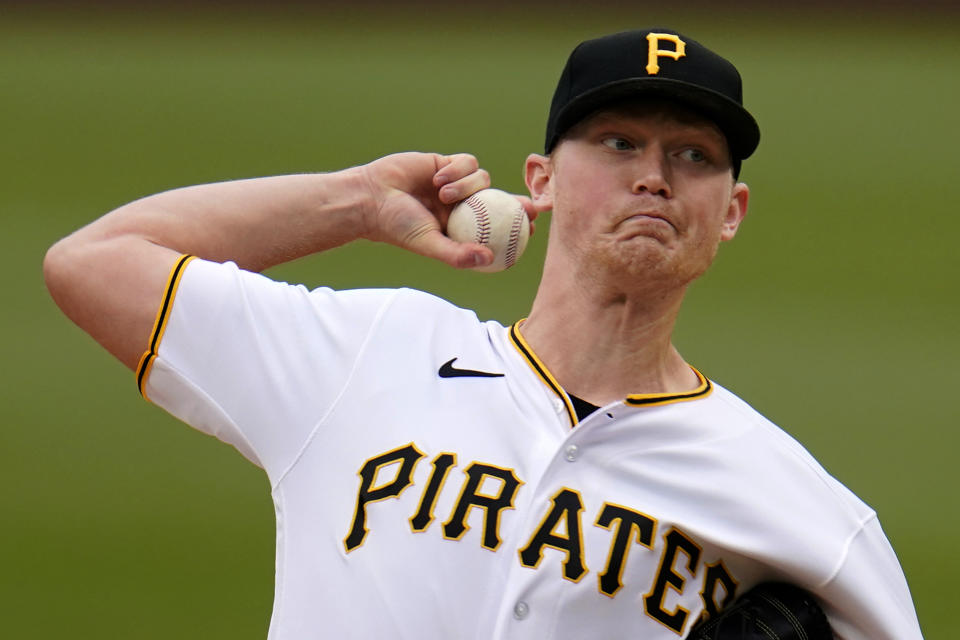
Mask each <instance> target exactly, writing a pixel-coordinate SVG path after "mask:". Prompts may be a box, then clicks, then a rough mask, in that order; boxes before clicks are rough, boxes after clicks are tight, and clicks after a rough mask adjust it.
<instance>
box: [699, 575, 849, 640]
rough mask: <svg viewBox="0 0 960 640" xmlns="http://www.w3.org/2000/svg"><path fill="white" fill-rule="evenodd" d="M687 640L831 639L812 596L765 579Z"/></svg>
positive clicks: (824, 616)
mask: <svg viewBox="0 0 960 640" xmlns="http://www.w3.org/2000/svg"><path fill="white" fill-rule="evenodd" d="M688 638H690V640H833V631H832V630H831V629H830V624H829V623H828V622H827V617H826V615H824V613H823V611H822V610H821V609H820V605H819V604H817V601H816V600H815V599H814V598H813V596H812V595H810V594H809V593H807V592H806V591H804V590H803V589H800V588H799V587H795V586H793V585H790V584H786V583H782V582H765V583H763V584H759V585H757V586H756V587H754V588H753V589H751V590H750V591H748V592H746V593H745V594H743V595H742V596H740V598H738V599H737V601H736V602H734V603H733V604H732V605H730V606H729V607H727V608H726V609H724V610H723V611H721V612H720V613H718V614H716V615H715V616H713V617H711V618H710V619H709V620H707V621H705V622H703V623H701V624H699V625H697V626H696V627H694V628H693V630H692V631H691V632H690V635H689V636H688Z"/></svg>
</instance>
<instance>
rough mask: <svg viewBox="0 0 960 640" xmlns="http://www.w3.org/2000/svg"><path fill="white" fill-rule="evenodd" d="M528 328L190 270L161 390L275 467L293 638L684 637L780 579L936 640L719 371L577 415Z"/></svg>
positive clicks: (414, 298)
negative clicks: (527, 337)
mask: <svg viewBox="0 0 960 640" xmlns="http://www.w3.org/2000/svg"><path fill="white" fill-rule="evenodd" d="M521 330H522V326H521V327H519V328H518V327H517V326H516V325H515V326H513V327H504V326H502V325H500V324H498V323H496V322H481V321H479V320H478V319H477V317H476V315H475V314H474V313H473V312H471V311H468V310H464V309H460V308H457V307H455V306H453V305H451V304H450V303H448V302H446V301H443V300H441V299H438V298H436V297H434V296H431V295H429V294H426V293H422V292H419V291H413V290H408V289H399V290H355V291H339V292H336V291H333V290H330V289H325V288H321V289H317V290H314V291H308V290H307V289H306V288H304V287H302V286H291V285H287V284H284V283H278V282H274V281H271V280H269V279H268V278H266V277H263V276H260V275H257V274H252V273H248V272H244V271H241V270H239V269H237V268H236V266H235V265H232V264H230V263H228V264H223V265H221V264H215V263H210V262H205V261H202V260H198V259H194V260H188V259H186V258H184V259H183V260H181V263H179V264H178V266H177V269H176V270H175V272H174V274H173V275H172V277H171V283H170V287H169V292H168V295H167V298H166V299H165V301H164V304H163V307H162V308H161V310H160V313H159V314H158V319H157V326H156V329H155V332H154V336H153V340H152V342H151V346H150V351H149V352H148V353H147V354H145V357H144V359H143V361H142V363H141V366H140V370H139V372H138V375H139V383H140V387H141V391H142V392H143V393H144V395H145V396H146V397H147V398H148V399H150V400H151V401H153V402H154V403H156V404H158V405H160V406H162V407H164V408H165V409H166V410H168V411H169V412H171V413H172V414H173V415H175V416H177V417H179V418H181V419H182V420H184V421H186V422H187V423H189V424H191V425H193V426H194V427H196V428H197V429H200V430H202V431H204V432H207V433H210V434H212V435H215V436H217V437H218V438H220V439H221V440H224V441H226V442H228V443H230V444H232V445H233V446H235V447H236V448H237V449H238V450H239V451H240V452H241V453H242V454H243V455H244V456H246V457H247V458H249V459H250V460H251V461H252V462H254V463H255V464H257V465H259V466H261V467H262V468H263V469H264V470H265V471H266V473H267V475H268V477H269V480H270V483H271V487H272V494H273V499H274V502H275V505H276V514H277V556H276V599H275V604H274V610H273V617H272V622H271V626H270V636H269V637H270V638H271V639H272V640H292V639H298V640H299V639H302V638H318V637H330V638H358V639H364V640H369V639H370V638H411V639H413V638H416V639H417V640H422V639H424V638H428V639H434V638H435V639H438V640H439V639H444V640H447V639H449V638H474V639H477V640H480V639H483V640H489V639H490V638H497V639H501V638H502V639H530V640H534V639H535V640H545V639H565V638H570V639H574V638H576V639H581V638H626V637H633V638H643V639H644V640H661V639H662V640H667V639H670V640H672V639H675V638H681V637H684V636H685V635H686V634H687V633H689V631H690V629H691V628H692V627H693V625H694V624H695V623H696V622H697V621H698V620H699V619H701V618H702V617H703V616H708V615H710V614H711V613H714V612H716V611H717V610H719V609H720V608H722V607H723V606H724V605H726V604H728V603H729V602H731V601H732V600H733V599H734V597H735V596H736V595H738V594H740V593H743V592H744V591H746V590H747V589H749V588H750V587H751V586H753V585H754V584H757V583H758V582H762V581H765V580H774V579H775V580H785V581H789V582H792V583H794V584H797V585H798V586H801V587H804V588H806V589H808V590H810V591H812V592H813V593H814V594H816V595H817V596H818V597H819V599H820V600H821V601H822V602H823V603H825V605H826V611H827V614H828V617H829V619H830V622H831V624H832V625H833V627H834V629H835V630H836V632H837V635H838V637H839V638H843V639H847V640H852V639H858V640H867V639H869V640H882V639H890V640H894V639H895V640H910V639H914V638H920V637H921V635H920V630H919V626H918V623H917V619H916V614H915V613H914V608H913V604H912V602H911V598H910V594H909V591H908V589H907V585H906V583H905V580H904V577H903V574H902V571H901V569H900V566H899V563H898V561H897V559H896V556H895V555H894V553H893V551H892V549H891V548H890V545H889V543H888V542H887V540H886V538H885V536H884V534H883V532H882V530H881V528H880V525H879V524H878V522H877V518H876V515H875V514H874V512H873V511H872V510H871V509H870V508H869V507H867V506H866V505H864V504H863V503H862V502H861V501H860V500H858V499H857V498H856V497H855V496H854V495H853V494H852V493H850V492H849V491H848V490H847V489H846V488H845V487H844V486H842V485H841V484H840V483H839V482H837V481H836V480H835V479H833V478H832V477H831V476H830V475H828V474H827V473H826V472H825V471H824V470H823V469H822V468H821V467H820V465H818V464H817V462H816V461H814V459H813V458H812V457H811V456H810V455H809V454H808V453H807V451H806V450H804V449H803V447H801V446H800V445H799V444H798V443H797V442H796V441H795V440H793V439H792V438H790V437H789V436H788V435H786V434H785V433H784V432H783V431H781V430H780V429H778V428H777V427H776V426H774V425H773V424H772V423H770V422H769V421H767V420H766V419H764V418H763V417H762V416H760V415H759V414H758V413H757V412H756V411H754V410H753V409H751V408H750V407H749V406H747V405H746V404H745V403H744V402H742V401H741V400H739V399H738V398H737V397H736V396H734V395H733V394H731V393H730V392H729V391H727V390H725V389H723V388H721V387H720V386H719V385H717V384H715V383H712V382H710V381H709V380H707V379H706V378H703V377H702V376H701V378H700V379H701V385H700V387H699V388H698V389H696V390H693V391H690V392H688V393H683V394H676V395H671V394H657V395H633V396H628V397H627V398H625V399H624V400H623V401H620V402H615V403H613V404H610V405H608V406H605V407H602V408H601V409H600V410H598V411H596V412H594V413H593V414H592V415H590V416H589V417H588V418H586V419H585V420H583V421H582V422H579V423H578V422H577V418H576V414H575V413H574V411H573V408H572V406H571V403H570V400H569V398H568V396H567V395H566V394H565V393H564V392H563V390H562V389H561V388H560V387H559V385H558V384H557V382H556V380H554V378H553V377H552V375H551V374H550V372H549V371H548V370H547V369H546V368H545V367H544V366H543V364H542V363H541V362H539V360H538V359H537V357H536V355H535V354H534V353H532V352H531V350H530V349H529V347H528V346H527V345H526V344H525V342H524V340H523V337H522V334H521V332H520V331H521Z"/></svg>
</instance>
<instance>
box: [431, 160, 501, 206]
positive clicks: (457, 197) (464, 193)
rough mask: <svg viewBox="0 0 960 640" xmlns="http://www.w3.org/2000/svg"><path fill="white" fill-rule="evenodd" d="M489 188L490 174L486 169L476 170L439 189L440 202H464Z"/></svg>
mask: <svg viewBox="0 0 960 640" xmlns="http://www.w3.org/2000/svg"><path fill="white" fill-rule="evenodd" d="M489 186H490V174H489V173H487V171H486V169H477V170H476V171H474V172H473V173H471V174H469V175H467V176H464V177H463V178H460V179H459V180H457V181H455V182H451V183H450V184H447V185H444V186H443V188H442V189H440V194H439V196H440V202H442V203H444V204H454V203H457V202H460V201H461V200H465V199H467V198H468V197H470V196H471V195H473V194H474V193H476V192H477V191H480V190H481V189H486V188H487V187H489Z"/></svg>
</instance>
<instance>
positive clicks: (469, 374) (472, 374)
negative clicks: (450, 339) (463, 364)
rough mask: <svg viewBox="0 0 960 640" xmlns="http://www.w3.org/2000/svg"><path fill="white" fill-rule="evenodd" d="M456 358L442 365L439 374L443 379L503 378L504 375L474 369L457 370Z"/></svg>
mask: <svg viewBox="0 0 960 640" xmlns="http://www.w3.org/2000/svg"><path fill="white" fill-rule="evenodd" d="M456 360H457V359H456V358H450V359H449V360H447V361H446V362H444V363H443V364H442V365H440V370H439V371H437V373H439V374H440V377H441V378H502V377H503V374H502V373H490V372H489V371H476V370H474V369H457V368H456V367H454V366H453V363H454V362H456Z"/></svg>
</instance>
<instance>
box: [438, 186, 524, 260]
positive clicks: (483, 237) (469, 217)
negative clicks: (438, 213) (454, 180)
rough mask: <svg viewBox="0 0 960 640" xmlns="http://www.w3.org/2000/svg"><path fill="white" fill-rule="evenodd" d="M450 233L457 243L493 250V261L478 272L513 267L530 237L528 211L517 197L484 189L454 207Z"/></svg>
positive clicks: (448, 227) (449, 222)
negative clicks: (468, 243) (469, 243)
mask: <svg viewBox="0 0 960 640" xmlns="http://www.w3.org/2000/svg"><path fill="white" fill-rule="evenodd" d="M447 235H448V236H449V237H450V238H452V239H453V240H456V241H457V242H475V243H477V244H482V245H483V246H485V247H490V249H491V250H492V251H493V262H492V263H490V264H489V265H487V266H485V267H475V268H474V270H475V271H483V272H487V273H492V272H495V271H503V270H504V269H509V268H510V267H512V266H513V265H514V264H515V263H516V261H517V260H519V259H520V256H521V255H523V250H524V249H526V248H527V240H528V239H529V237H530V220H529V219H528V218H527V212H526V211H524V210H523V206H522V205H521V204H520V203H519V202H518V201H517V199H516V198H515V197H513V196H512V195H510V194H509V193H507V192H505V191H500V190H499V189H483V190H482V191H478V192H476V193H475V194H473V195H472V196H470V197H469V198H467V199H466V200H463V201H462V202H460V203H459V204H457V206H455V207H454V208H453V211H452V212H451V213H450V219H449V220H448V221H447Z"/></svg>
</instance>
